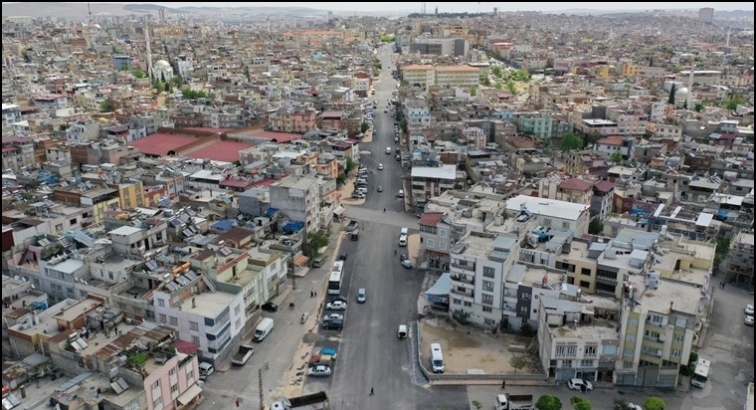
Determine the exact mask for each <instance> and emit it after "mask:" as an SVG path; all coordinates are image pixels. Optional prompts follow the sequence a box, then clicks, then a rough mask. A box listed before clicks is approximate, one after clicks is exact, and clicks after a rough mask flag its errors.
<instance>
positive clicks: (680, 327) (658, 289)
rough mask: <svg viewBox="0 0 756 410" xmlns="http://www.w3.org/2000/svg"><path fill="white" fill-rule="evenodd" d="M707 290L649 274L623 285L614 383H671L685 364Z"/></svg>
mask: <svg viewBox="0 0 756 410" xmlns="http://www.w3.org/2000/svg"><path fill="white" fill-rule="evenodd" d="M707 292H708V288H707V287H704V288H701V287H698V286H693V285H691V284H688V283H681V282H679V281H670V280H662V279H660V276H659V275H658V274H657V273H655V272H653V271H651V272H649V275H648V276H646V277H645V279H644V278H643V277H639V278H638V279H633V280H631V281H629V282H627V284H625V285H624V290H623V298H622V313H621V320H620V321H621V323H620V325H621V328H620V329H621V334H622V339H621V345H620V358H619V360H618V361H617V364H616V370H615V372H616V375H615V383H616V384H617V385H620V386H647V387H658V388H674V387H675V386H676V385H677V379H678V377H679V376H678V375H679V372H680V366H685V365H687V363H688V358H689V357H690V352H691V350H692V347H693V345H694V343H697V339H698V337H699V335H698V334H697V329H698V328H700V325H699V320H700V317H701V316H702V315H703V314H704V311H705V306H704V305H705V301H706V300H707V298H708V297H707V296H706V294H707Z"/></svg>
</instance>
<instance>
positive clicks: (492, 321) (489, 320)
mask: <svg viewBox="0 0 756 410" xmlns="http://www.w3.org/2000/svg"><path fill="white" fill-rule="evenodd" d="M483 323H485V324H486V326H494V325H496V321H495V320H493V319H484V320H483Z"/></svg>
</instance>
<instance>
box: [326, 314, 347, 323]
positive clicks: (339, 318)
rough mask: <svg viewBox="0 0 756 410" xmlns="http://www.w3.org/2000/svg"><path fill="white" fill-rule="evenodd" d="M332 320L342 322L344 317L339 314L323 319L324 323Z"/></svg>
mask: <svg viewBox="0 0 756 410" xmlns="http://www.w3.org/2000/svg"><path fill="white" fill-rule="evenodd" d="M332 320H344V315H342V314H340V313H331V314H329V315H326V316H324V317H323V321H324V322H330V321H332Z"/></svg>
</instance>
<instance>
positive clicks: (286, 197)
mask: <svg viewBox="0 0 756 410" xmlns="http://www.w3.org/2000/svg"><path fill="white" fill-rule="evenodd" d="M270 206H271V207H272V208H276V209H278V210H279V211H281V213H282V214H284V215H286V216H287V217H288V218H289V219H290V220H292V221H298V222H304V224H305V230H306V231H307V232H314V231H317V230H318V229H320V226H319V223H318V221H319V219H318V208H319V206H320V187H319V186H318V180H317V179H316V178H310V177H300V176H294V175H291V176H287V177H286V178H283V179H282V180H280V181H277V182H275V183H273V184H272V185H271V186H270Z"/></svg>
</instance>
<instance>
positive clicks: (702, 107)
mask: <svg viewBox="0 0 756 410" xmlns="http://www.w3.org/2000/svg"><path fill="white" fill-rule="evenodd" d="M704 108H706V107H705V106H704V105H703V103H700V102H699V103H696V106H695V107H694V108H693V109H694V110H696V112H701V111H703V110H704Z"/></svg>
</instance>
